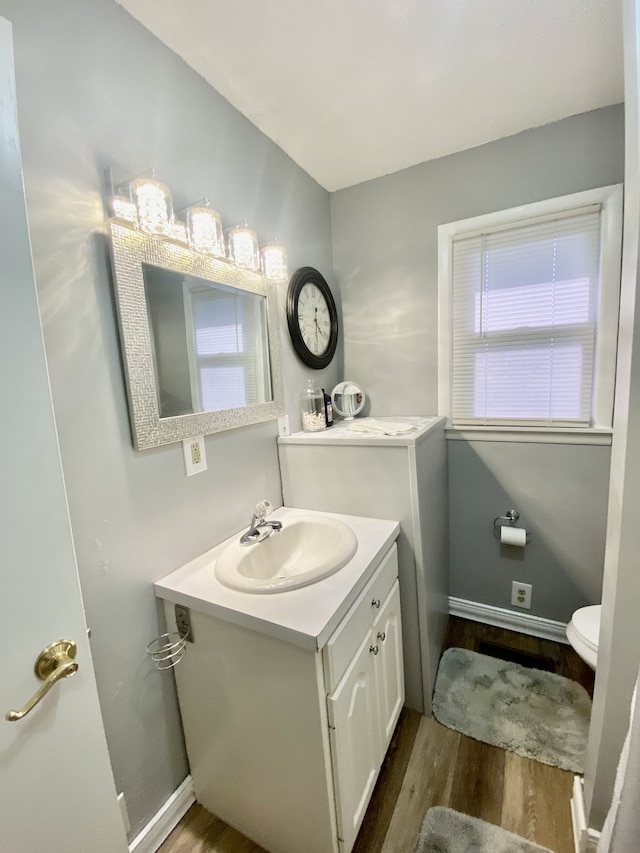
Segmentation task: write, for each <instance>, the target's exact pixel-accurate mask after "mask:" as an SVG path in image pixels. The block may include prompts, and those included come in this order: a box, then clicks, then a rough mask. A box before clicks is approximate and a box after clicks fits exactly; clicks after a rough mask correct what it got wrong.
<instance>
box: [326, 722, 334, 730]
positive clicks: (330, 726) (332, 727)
mask: <svg viewBox="0 0 640 853" xmlns="http://www.w3.org/2000/svg"><path fill="white" fill-rule="evenodd" d="M327 725H328V726H329V728H330V729H331V731H332V732H335V730H336V727H335V726H332V725H331V723H327Z"/></svg>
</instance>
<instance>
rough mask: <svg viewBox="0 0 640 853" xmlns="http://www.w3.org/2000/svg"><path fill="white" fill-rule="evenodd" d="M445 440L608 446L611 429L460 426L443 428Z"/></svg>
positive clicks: (611, 433)
mask: <svg viewBox="0 0 640 853" xmlns="http://www.w3.org/2000/svg"><path fill="white" fill-rule="evenodd" d="M445 436H446V437H447V439H448V440H449V441H511V442H515V443H531V444H597V445H605V446H609V445H611V440H612V436H613V430H612V429H608V428H601V427H595V428H590V429H572V428H571V427H491V426H464V427H453V426H451V425H448V426H447V427H446V428H445Z"/></svg>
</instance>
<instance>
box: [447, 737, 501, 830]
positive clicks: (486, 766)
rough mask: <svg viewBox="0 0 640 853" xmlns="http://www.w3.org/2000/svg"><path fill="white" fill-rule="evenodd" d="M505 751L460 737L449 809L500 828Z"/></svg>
mask: <svg viewBox="0 0 640 853" xmlns="http://www.w3.org/2000/svg"><path fill="white" fill-rule="evenodd" d="M504 762H505V751H504V750H502V749H497V748H496V747H494V746H490V745H489V744H486V743H481V742H480V741H477V740H473V738H470V737H466V735H461V736H460V744H459V746H458V754H457V756H456V767H455V772H454V781H453V785H452V788H451V795H450V797H449V803H448V805H449V807H450V808H452V809H455V810H456V811H458V812H462V813H463V814H468V815H471V817H479V818H481V819H482V820H486V821H487V822H488V823H495V824H497V825H498V826H499V825H500V820H501V817H502V799H503V795H504Z"/></svg>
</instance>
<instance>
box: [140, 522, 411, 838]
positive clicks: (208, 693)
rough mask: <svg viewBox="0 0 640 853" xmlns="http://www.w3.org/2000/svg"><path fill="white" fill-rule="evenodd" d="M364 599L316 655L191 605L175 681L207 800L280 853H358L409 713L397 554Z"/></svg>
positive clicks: (357, 599)
mask: <svg viewBox="0 0 640 853" xmlns="http://www.w3.org/2000/svg"><path fill="white" fill-rule="evenodd" d="M388 524H389V525H390V524H391V523H388ZM394 524H395V523H394ZM395 529H396V530H397V525H395ZM169 586H170V585H169V584H165V586H164V588H163V589H162V590H160V589H159V588H158V585H156V594H157V595H159V596H160V597H162V598H165V602H164V605H165V615H166V618H167V624H168V627H169V630H172V629H173V628H174V627H175V617H174V602H175V601H176V599H177V598H178V596H174V595H172V594H171V593H169V592H168V591H167V590H168V589H169ZM360 590H361V591H360V592H359V594H358V595H357V596H354V597H352V598H351V599H350V601H351V602H352V603H351V604H350V606H349V607H348V609H347V610H346V611H343V612H344V614H345V615H344V616H343V617H342V618H341V619H340V620H339V621H338V622H336V623H335V627H334V628H333V629H332V631H331V633H330V635H329V636H328V637H327V638H326V639H323V640H319V641H318V643H317V644H316V647H315V648H309V647H307V648H304V647H302V646H301V645H299V644H297V643H296V642H290V641H287V639H286V638H285V637H283V636H273V632H269V631H268V630H267V632H266V633H262V632H261V630H258V629H256V627H255V626H254V627H248V626H247V625H246V624H238V622H237V621H236V622H235V623H234V622H230V621H226V619H224V618H216V617H214V616H213V615H211V613H203V612H198V610H197V609H196V608H197V605H196V603H194V601H193V600H192V601H191V602H190V607H191V623H192V628H193V634H194V643H193V644H190V645H189V646H188V648H187V653H186V655H185V657H184V658H183V660H182V661H181V662H180V663H179V664H178V665H177V666H176V668H175V670H174V672H175V676H176V683H177V687H178V697H179V701H180V709H181V713H182V719H183V725H184V732H185V742H186V746H187V753H188V755H189V763H190V767H191V775H192V778H193V782H194V787H195V792H196V798H197V800H198V801H199V802H200V803H202V805H203V806H205V808H207V809H208V810H209V811H211V812H212V813H213V814H215V815H217V816H218V817H220V818H222V819H223V820H225V821H226V822H227V823H229V824H231V826H233V827H235V828H236V829H237V830H239V831H240V832H242V833H243V834H244V835H247V836H248V837H249V838H251V839H253V840H254V841H255V842H256V843H257V844H259V845H261V846H262V847H264V848H265V849H266V850H268V851H269V853H302V851H304V853H349V851H351V849H352V847H353V844H354V842H355V839H356V836H357V833H358V829H359V827H360V824H361V821H362V818H363V817H364V813H365V811H366V808H367V805H368V802H369V799H370V797H371V793H372V792H373V788H374V786H375V782H376V779H377V777H378V773H379V770H380V766H381V764H382V761H383V759H384V756H385V753H386V751H387V748H388V745H389V742H390V740H391V736H392V734H393V731H394V728H395V725H396V722H397V720H398V716H399V714H400V711H401V709H402V705H403V701H404V680H403V663H402V640H401V636H402V635H401V623H400V598H399V591H398V558H397V546H396V544H395V542H394V543H393V544H392V545H391V547H390V548H389V545H386V550H385V551H383V552H381V553H380V554H379V556H378V557H377V558H376V561H375V568H374V570H373V572H372V573H371V575H370V577H369V579H368V580H367V581H366V583H364V584H363V585H362V586H361V587H360ZM314 592H315V594H316V595H318V596H320V595H321V585H320V584H316V585H315V587H308V588H307V591H306V593H305V595H306V596H307V599H308V600H309V601H313V595H314ZM282 595H287V596H289V595H291V594H290V593H283V594H282ZM263 598H264V597H263ZM268 598H271V596H269V597H268ZM182 600H183V601H184V598H183V599H182ZM287 600H289V601H293V599H287ZM301 600H302V598H301ZM254 606H256V607H257V606H258V605H257V604H256V605H254ZM265 606H273V605H272V604H271V602H268V603H267V604H266V605H265ZM240 621H242V620H240Z"/></svg>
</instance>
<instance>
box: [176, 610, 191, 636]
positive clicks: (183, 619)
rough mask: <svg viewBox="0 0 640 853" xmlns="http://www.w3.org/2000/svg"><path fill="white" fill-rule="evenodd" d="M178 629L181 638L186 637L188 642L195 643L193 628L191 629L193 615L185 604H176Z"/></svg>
mask: <svg viewBox="0 0 640 853" xmlns="http://www.w3.org/2000/svg"><path fill="white" fill-rule="evenodd" d="M175 614H176V628H177V629H178V633H179V634H180V636H181V637H186V639H187V642H189V643H193V628H192V627H191V613H189V608H188V607H185V606H184V604H176V606H175Z"/></svg>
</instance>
